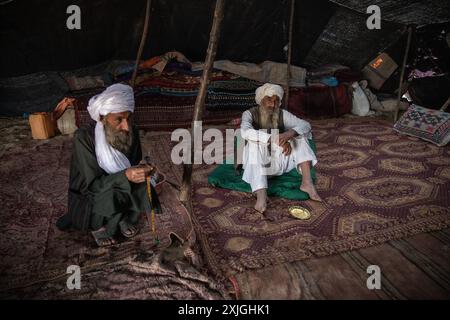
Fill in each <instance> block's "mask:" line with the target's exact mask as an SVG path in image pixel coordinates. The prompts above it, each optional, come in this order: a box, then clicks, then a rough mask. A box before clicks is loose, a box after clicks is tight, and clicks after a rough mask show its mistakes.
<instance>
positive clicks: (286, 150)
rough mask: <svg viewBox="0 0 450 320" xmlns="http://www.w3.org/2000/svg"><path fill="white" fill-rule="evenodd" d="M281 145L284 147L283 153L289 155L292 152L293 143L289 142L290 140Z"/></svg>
mask: <svg viewBox="0 0 450 320" xmlns="http://www.w3.org/2000/svg"><path fill="white" fill-rule="evenodd" d="M281 147H282V148H283V154H284V155H285V156H288V155H290V154H291V152H292V146H291V144H290V143H289V141H288V142H285V144H283V145H282V146H281Z"/></svg>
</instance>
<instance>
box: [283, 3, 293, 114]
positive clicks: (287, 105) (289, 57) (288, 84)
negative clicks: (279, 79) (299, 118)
mask: <svg viewBox="0 0 450 320" xmlns="http://www.w3.org/2000/svg"><path fill="white" fill-rule="evenodd" d="M294 11H295V0H291V10H290V16H289V43H288V57H287V72H286V88H285V92H286V94H285V98H284V105H285V108H286V110H287V109H288V107H289V86H290V81H291V59H292V28H293V25H294Z"/></svg>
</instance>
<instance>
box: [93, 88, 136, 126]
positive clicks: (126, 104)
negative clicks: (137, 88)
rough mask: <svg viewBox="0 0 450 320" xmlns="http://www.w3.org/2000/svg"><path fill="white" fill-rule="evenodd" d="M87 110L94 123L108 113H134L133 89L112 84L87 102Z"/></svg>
mask: <svg viewBox="0 0 450 320" xmlns="http://www.w3.org/2000/svg"><path fill="white" fill-rule="evenodd" d="M87 110H88V112H89V115H90V116H91V118H92V119H94V120H95V121H100V116H104V115H107V114H108V113H117V112H124V111H130V112H134V94H133V88H131V87H130V86H127V85H125V84H120V83H116V84H113V85H111V86H109V87H108V88H106V90H105V91H103V92H102V93H100V94H98V95H96V96H93V97H92V98H91V99H90V100H89V105H88V107H87Z"/></svg>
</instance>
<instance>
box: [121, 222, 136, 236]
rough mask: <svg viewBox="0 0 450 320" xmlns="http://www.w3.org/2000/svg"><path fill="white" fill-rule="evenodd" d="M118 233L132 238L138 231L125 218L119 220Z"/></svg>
mask: <svg viewBox="0 0 450 320" xmlns="http://www.w3.org/2000/svg"><path fill="white" fill-rule="evenodd" d="M119 228H120V233H122V235H123V236H124V237H125V238H132V237H134V236H135V235H136V234H137V233H138V231H139V230H138V228H137V227H136V226H134V225H132V224H129V223H128V222H126V221H125V220H122V221H120V222H119Z"/></svg>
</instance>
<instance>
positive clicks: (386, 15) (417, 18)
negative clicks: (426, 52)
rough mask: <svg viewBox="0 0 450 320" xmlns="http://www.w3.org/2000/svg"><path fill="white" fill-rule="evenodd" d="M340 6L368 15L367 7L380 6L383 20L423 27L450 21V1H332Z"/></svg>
mask: <svg viewBox="0 0 450 320" xmlns="http://www.w3.org/2000/svg"><path fill="white" fill-rule="evenodd" d="M330 1H331V2H334V3H336V4H338V5H340V6H343V7H346V8H348V9H352V10H355V11H358V12H360V13H364V14H366V10H367V7H368V6H370V5H378V6H379V7H380V9H381V19H382V20H386V21H391V22H397V23H402V24H415V25H418V26H423V25H427V24H434V23H444V22H448V21H450V1H449V0H425V1H424V0H330Z"/></svg>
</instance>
